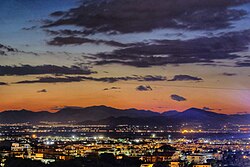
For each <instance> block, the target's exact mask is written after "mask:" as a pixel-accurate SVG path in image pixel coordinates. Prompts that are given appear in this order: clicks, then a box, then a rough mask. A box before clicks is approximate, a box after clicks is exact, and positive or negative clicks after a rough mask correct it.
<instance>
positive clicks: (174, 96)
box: [170, 94, 187, 102]
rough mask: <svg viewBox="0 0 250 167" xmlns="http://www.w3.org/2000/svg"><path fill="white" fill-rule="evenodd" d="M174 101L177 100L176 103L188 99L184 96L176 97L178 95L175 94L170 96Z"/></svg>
mask: <svg viewBox="0 0 250 167" xmlns="http://www.w3.org/2000/svg"><path fill="white" fill-rule="evenodd" d="M170 97H171V99H172V100H175V101H178V102H180V101H186V100H187V99H186V98H185V97H182V96H179V95H176V94H173V95H171V96H170Z"/></svg>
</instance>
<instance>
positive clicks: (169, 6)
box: [44, 0, 249, 33]
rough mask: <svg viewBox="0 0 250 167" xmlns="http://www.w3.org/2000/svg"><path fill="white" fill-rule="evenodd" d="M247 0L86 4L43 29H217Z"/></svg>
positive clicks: (238, 12)
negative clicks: (69, 27) (60, 27)
mask: <svg viewBox="0 0 250 167" xmlns="http://www.w3.org/2000/svg"><path fill="white" fill-rule="evenodd" d="M247 2H249V0H230V1H229V0H219V1H218V0H209V1H207V0H189V1H186V0H168V1H166V0H158V1H157V3H155V1H154V0H103V1H100V0H91V1H90V0H87V1H83V2H82V3H81V4H80V5H79V7H76V8H72V9H70V10H69V11H65V12H62V11H56V12H54V13H52V14H51V16H53V17H54V16H60V18H58V19H54V20H50V21H46V22H45V25H44V27H55V26H65V25H75V26H80V27H83V28H86V29H90V30H91V31H92V33H98V32H105V33H117V32H118V33H131V32H145V31H151V30H153V29H159V28H186V29H220V28H227V27H229V26H230V22H231V21H233V20H239V19H241V17H242V16H245V15H246V14H247V12H246V11H244V10H241V9H236V8H234V9H233V8H231V7H234V6H237V5H240V4H244V3H247Z"/></svg>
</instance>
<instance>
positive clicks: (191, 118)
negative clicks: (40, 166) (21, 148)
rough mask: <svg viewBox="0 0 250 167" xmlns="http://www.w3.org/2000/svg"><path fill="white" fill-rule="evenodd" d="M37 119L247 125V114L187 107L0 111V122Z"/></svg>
mask: <svg viewBox="0 0 250 167" xmlns="http://www.w3.org/2000/svg"><path fill="white" fill-rule="evenodd" d="M40 121H54V122H64V123H66V122H69V121H73V122H75V123H80V124H109V125H118V124H133V125H161V126H166V125H173V124H183V123H189V124H196V123H199V124H210V125H216V126H218V125H223V124H227V123H233V124H234V123H239V122H240V123H241V124H250V114H232V115H227V114H220V113H215V112H211V111H207V110H204V109H198V108H190V109H187V110H185V111H182V112H178V111H175V110H171V111H166V112H163V113H158V112H153V111H150V110H138V109H133V108H132V109H116V108H112V107H107V106H92V107H85V108H82V107H65V108H62V109H60V110H59V111H57V112H53V113H52V112H48V111H40V112H33V111H29V110H24V109H23V110H8V111H3V112H0V123H24V122H30V123H33V124H36V123H38V122H40Z"/></svg>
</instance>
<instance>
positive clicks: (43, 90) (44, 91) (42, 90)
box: [37, 89, 48, 93]
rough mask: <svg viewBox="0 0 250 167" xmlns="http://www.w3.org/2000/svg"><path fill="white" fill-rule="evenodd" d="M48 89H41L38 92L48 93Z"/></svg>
mask: <svg viewBox="0 0 250 167" xmlns="http://www.w3.org/2000/svg"><path fill="white" fill-rule="evenodd" d="M47 92H48V91H47V90H46V89H41V90H38V91H37V93H47Z"/></svg>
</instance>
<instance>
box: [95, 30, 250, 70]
mask: <svg viewBox="0 0 250 167" xmlns="http://www.w3.org/2000/svg"><path fill="white" fill-rule="evenodd" d="M249 43H250V30H246V31H242V32H230V33H226V34H224V35H222V36H219V37H200V38H196V39H190V40H185V41H182V40H155V41H154V42H153V43H148V44H146V43H145V44H144V45H143V44H139V45H134V46H131V47H127V48H121V49H116V50H114V51H112V52H107V53H98V54H96V55H95V56H96V57H98V58H100V59H101V60H98V61H96V64H97V65H104V64H112V63H117V64H123V65H130V66H136V67H150V66H159V65H166V64H186V63H203V64H207V63H209V64H217V63H216V62H217V61H218V60H233V59H236V58H239V57H240V55H237V54H235V53H236V52H241V51H245V50H247V49H248V44H249ZM233 53H234V54H233ZM237 65H238V66H248V65H249V63H237Z"/></svg>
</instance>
